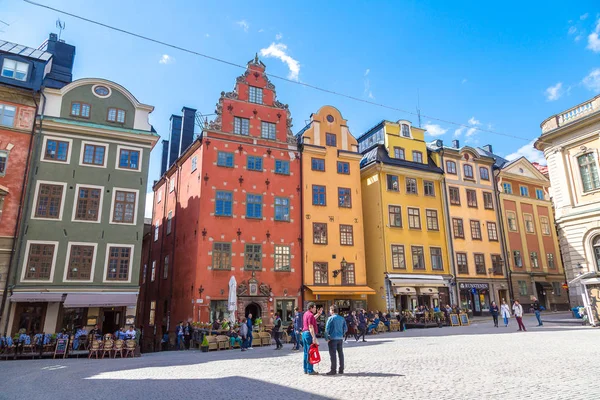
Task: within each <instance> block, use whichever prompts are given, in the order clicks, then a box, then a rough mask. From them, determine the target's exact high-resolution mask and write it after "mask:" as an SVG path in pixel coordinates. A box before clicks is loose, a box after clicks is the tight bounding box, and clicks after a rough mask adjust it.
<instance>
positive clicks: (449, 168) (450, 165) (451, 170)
mask: <svg viewBox="0 0 600 400" xmlns="http://www.w3.org/2000/svg"><path fill="white" fill-rule="evenodd" d="M446 173H448V174H452V175H456V163H455V162H454V161H446Z"/></svg>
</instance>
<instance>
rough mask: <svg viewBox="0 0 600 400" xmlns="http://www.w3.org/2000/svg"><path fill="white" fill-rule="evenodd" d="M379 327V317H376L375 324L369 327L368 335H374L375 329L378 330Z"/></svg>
mask: <svg viewBox="0 0 600 400" xmlns="http://www.w3.org/2000/svg"><path fill="white" fill-rule="evenodd" d="M378 326H379V316H377V317H375V319H374V320H373V322H372V323H371V324H370V325H369V326H367V335H369V334H371V333H373V331H374V330H375V329H377V327H378Z"/></svg>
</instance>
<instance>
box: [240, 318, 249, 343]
mask: <svg viewBox="0 0 600 400" xmlns="http://www.w3.org/2000/svg"><path fill="white" fill-rule="evenodd" d="M240 337H241V338H242V344H241V346H240V347H241V348H242V351H246V349H247V348H248V320H247V319H246V318H245V317H244V318H242V324H241V325H240Z"/></svg>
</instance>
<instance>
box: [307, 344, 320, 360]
mask: <svg viewBox="0 0 600 400" xmlns="http://www.w3.org/2000/svg"><path fill="white" fill-rule="evenodd" d="M320 362H321V354H320V353H319V346H318V345H316V344H314V343H313V344H311V345H310V347H309V348H308V363H309V364H311V365H315V364H318V363H320Z"/></svg>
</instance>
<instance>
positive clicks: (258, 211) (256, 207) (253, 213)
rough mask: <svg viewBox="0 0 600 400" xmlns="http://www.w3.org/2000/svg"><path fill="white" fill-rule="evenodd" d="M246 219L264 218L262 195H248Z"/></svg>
mask: <svg viewBox="0 0 600 400" xmlns="http://www.w3.org/2000/svg"><path fill="white" fill-rule="evenodd" d="M246 218H262V195H260V194H250V193H248V194H246Z"/></svg>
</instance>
